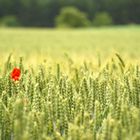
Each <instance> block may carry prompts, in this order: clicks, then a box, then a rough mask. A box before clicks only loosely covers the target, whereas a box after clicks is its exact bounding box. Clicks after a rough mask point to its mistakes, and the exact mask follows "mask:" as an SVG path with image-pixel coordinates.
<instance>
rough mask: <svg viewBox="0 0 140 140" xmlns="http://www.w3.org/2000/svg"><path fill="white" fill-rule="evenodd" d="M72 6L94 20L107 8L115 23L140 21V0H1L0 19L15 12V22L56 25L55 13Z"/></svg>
mask: <svg viewBox="0 0 140 140" xmlns="http://www.w3.org/2000/svg"><path fill="white" fill-rule="evenodd" d="M69 6H72V7H75V8H76V9H79V10H80V11H81V12H83V13H85V14H86V15H87V18H88V20H90V21H91V22H92V21H93V19H94V18H97V16H98V14H99V13H100V12H101V13H102V12H105V13H107V15H109V17H111V21H113V23H114V24H138V23H140V8H139V7H140V1H139V0H12V1H11V0H0V19H1V20H4V21H5V18H4V17H5V16H6V18H7V16H8V17H9V16H10V20H11V16H12V17H14V18H13V19H15V25H19V24H20V25H22V26H39V27H44V26H45V27H46V26H47V27H54V26H55V21H56V20H55V19H56V17H57V16H58V15H59V14H60V13H61V10H62V9H63V8H65V7H69ZM107 17H108V16H107ZM3 18H4V19H3ZM100 18H101V17H100ZM13 19H12V21H13ZM103 19H104V18H103ZM105 19H106V18H105ZM98 21H99V20H98ZM109 21H110V19H109ZM6 22H8V21H6ZM17 22H18V24H17ZM2 23H3V22H2ZM96 23H97V22H96ZM109 23H110V22H109ZM111 23H112V22H111ZM6 25H7V24H6ZM15 25H14V24H13V22H12V24H8V26H15Z"/></svg>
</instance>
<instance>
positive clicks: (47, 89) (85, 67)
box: [0, 25, 140, 140]
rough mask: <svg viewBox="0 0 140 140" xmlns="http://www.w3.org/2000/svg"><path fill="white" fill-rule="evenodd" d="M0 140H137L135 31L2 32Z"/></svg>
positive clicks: (139, 76)
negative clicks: (14, 73)
mask: <svg viewBox="0 0 140 140" xmlns="http://www.w3.org/2000/svg"><path fill="white" fill-rule="evenodd" d="M14 68H19V69H20V71H21V74H20V77H19V79H18V80H17V81H15V80H14V79H12V77H11V73H12V71H13V69H14ZM0 139H1V140H140V26H132V25H131V26H124V27H123V26H118V27H108V28H93V29H90V28H89V29H76V30H74V29H43V28H42V29H36V28H16V29H13V28H0Z"/></svg>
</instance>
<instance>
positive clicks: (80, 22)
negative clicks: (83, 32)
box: [56, 7, 90, 27]
mask: <svg viewBox="0 0 140 140" xmlns="http://www.w3.org/2000/svg"><path fill="white" fill-rule="evenodd" d="M89 25H90V21H89V20H88V18H87V16H86V14H85V13H84V12H81V11H80V10H78V9H77V8H75V7H65V8H63V9H62V10H61V12H60V14H59V15H58V16H57V17H56V26H58V27H87V26H89Z"/></svg>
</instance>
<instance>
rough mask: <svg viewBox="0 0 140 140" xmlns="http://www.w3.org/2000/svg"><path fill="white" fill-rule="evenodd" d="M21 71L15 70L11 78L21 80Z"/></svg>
mask: <svg viewBox="0 0 140 140" xmlns="http://www.w3.org/2000/svg"><path fill="white" fill-rule="evenodd" d="M20 74H21V71H20V69H19V68H14V69H13V71H12V73H11V78H12V79H13V80H15V81H17V80H19V77H20Z"/></svg>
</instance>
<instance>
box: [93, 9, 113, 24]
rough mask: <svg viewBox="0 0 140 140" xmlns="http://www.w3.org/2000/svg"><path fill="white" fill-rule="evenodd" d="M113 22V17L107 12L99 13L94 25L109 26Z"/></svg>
mask: <svg viewBox="0 0 140 140" xmlns="http://www.w3.org/2000/svg"><path fill="white" fill-rule="evenodd" d="M112 23H113V21H112V17H111V16H110V15H109V14H108V13H106V12H100V13H97V14H96V15H95V18H94V19H93V25H94V26H108V25H111V24H112Z"/></svg>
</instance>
